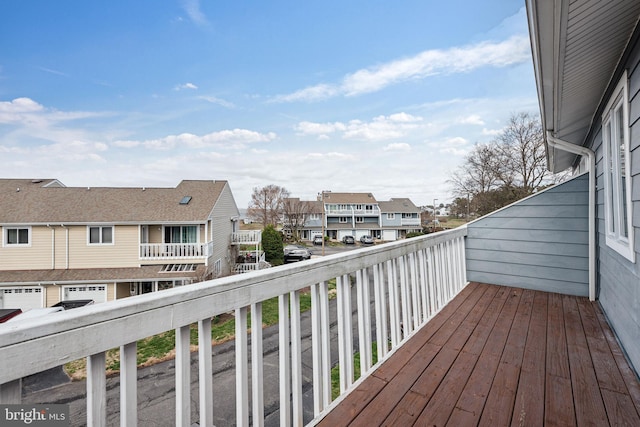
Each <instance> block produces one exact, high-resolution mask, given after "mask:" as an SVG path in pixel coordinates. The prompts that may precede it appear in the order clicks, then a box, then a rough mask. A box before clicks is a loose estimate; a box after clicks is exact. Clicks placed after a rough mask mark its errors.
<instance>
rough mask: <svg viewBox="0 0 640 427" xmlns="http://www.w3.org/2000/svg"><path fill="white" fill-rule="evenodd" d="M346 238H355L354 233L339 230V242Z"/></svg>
mask: <svg viewBox="0 0 640 427" xmlns="http://www.w3.org/2000/svg"><path fill="white" fill-rule="evenodd" d="M344 236H353V231H351V230H338V240H342V238H343V237H344Z"/></svg>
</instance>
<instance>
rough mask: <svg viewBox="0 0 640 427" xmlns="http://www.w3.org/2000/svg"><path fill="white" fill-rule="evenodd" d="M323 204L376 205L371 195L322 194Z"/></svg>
mask: <svg viewBox="0 0 640 427" xmlns="http://www.w3.org/2000/svg"><path fill="white" fill-rule="evenodd" d="M324 202H325V203H349V204H351V203H362V204H364V203H373V204H375V203H378V202H377V201H376V198H375V197H373V194H371V193H333V192H325V193H324Z"/></svg>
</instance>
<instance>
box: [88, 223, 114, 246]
mask: <svg viewBox="0 0 640 427" xmlns="http://www.w3.org/2000/svg"><path fill="white" fill-rule="evenodd" d="M88 230H89V244H90V245H112V244H113V226H111V225H110V226H101V227H98V226H95V227H94V226H90V227H88Z"/></svg>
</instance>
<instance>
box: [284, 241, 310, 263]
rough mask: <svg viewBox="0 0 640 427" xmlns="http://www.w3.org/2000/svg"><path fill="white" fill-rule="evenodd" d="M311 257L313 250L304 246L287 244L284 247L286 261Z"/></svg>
mask: <svg viewBox="0 0 640 427" xmlns="http://www.w3.org/2000/svg"><path fill="white" fill-rule="evenodd" d="M309 258H311V251H309V249H307V248H305V247H304V246H298V245H287V246H285V247H284V262H290V261H303V260H305V259H309Z"/></svg>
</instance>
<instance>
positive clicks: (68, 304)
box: [52, 299, 94, 310]
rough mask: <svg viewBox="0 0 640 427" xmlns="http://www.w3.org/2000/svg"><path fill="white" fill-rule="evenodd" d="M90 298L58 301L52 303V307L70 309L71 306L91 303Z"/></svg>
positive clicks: (82, 305)
mask: <svg viewBox="0 0 640 427" xmlns="http://www.w3.org/2000/svg"><path fill="white" fill-rule="evenodd" d="M93 302H94V301H93V300H92V299H69V300H66V301H60V302H58V303H55V304H53V305H52V307H62V308H64V309H65V310H70V309H72V308H78V307H84V306H85V305H90V304H93Z"/></svg>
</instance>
